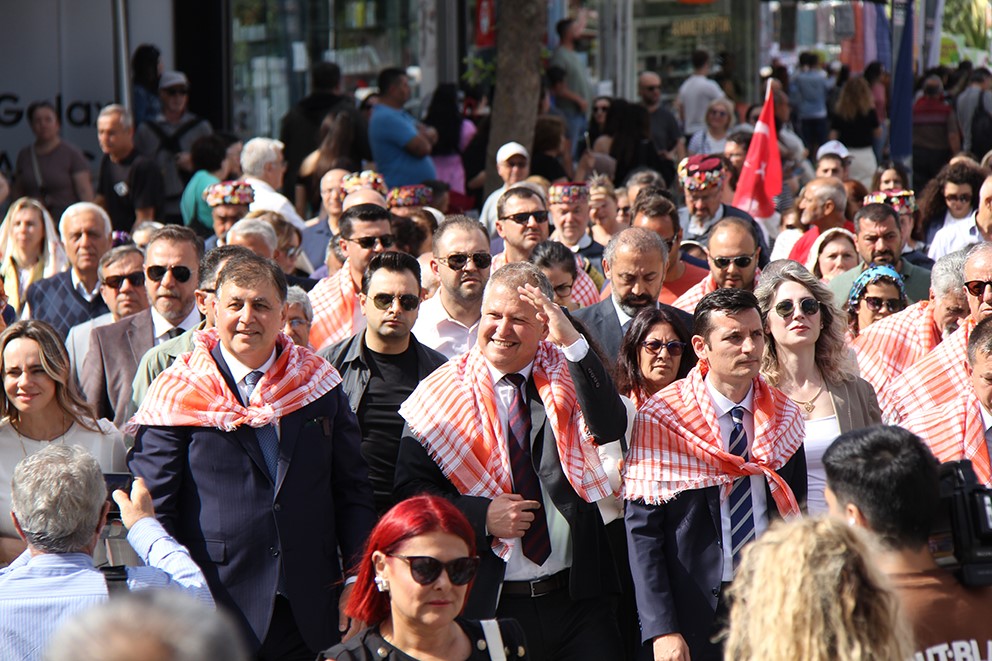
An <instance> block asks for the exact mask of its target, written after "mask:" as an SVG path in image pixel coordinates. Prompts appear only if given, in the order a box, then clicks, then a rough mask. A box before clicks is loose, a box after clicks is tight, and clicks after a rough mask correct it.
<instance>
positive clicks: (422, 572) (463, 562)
mask: <svg viewBox="0 0 992 661" xmlns="http://www.w3.org/2000/svg"><path fill="white" fill-rule="evenodd" d="M389 557H390V558H399V559H400V560H403V561H405V562H406V563H407V564H408V565H410V576H412V577H413V580H415V581H416V582H417V583H418V584H419V585H430V584H431V583H433V582H434V581H436V580H437V579H438V577H439V576H440V575H441V570H442V569H443V570H444V571H446V572H448V580H449V581H451V584H452V585H466V584H467V583H468V582H469V581H471V580H472V579H473V578H474V577H475V572H476V570H477V569H478V568H479V558H478V557H476V556H471V557H465V558H455V559H454V560H450V561H448V562H441V561H440V560H438V559H437V558H432V557H430V556H429V555H395V554H393V553H390V554H389Z"/></svg>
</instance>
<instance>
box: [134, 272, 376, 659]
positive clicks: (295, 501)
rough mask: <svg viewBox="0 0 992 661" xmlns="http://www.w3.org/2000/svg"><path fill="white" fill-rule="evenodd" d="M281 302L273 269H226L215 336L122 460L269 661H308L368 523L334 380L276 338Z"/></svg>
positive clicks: (329, 632) (176, 378)
mask: <svg viewBox="0 0 992 661" xmlns="http://www.w3.org/2000/svg"><path fill="white" fill-rule="evenodd" d="M285 299H286V278H285V276H284V275H283V273H282V271H281V270H280V269H279V267H278V266H277V265H275V264H274V263H273V262H271V261H269V260H263V259H261V258H258V257H248V258H244V259H237V260H230V261H228V263H227V264H225V266H224V268H223V269H221V271H220V274H219V275H218V276H217V294H216V299H215V301H214V303H213V305H214V310H215V323H216V327H215V328H213V329H210V330H206V331H204V332H203V334H201V335H200V336H199V337H198V338H197V341H196V348H195V349H194V350H193V353H192V354H189V355H184V356H181V357H180V358H179V359H177V361H176V362H175V363H174V364H173V366H172V367H170V368H169V369H168V370H166V371H165V372H163V373H162V374H161V375H160V376H159V377H158V379H156V380H155V383H153V384H152V387H151V389H150V390H149V392H148V395H147V396H146V398H145V400H144V401H143V403H142V406H141V408H140V409H139V410H138V413H137V415H136V417H135V423H136V425H140V426H138V428H137V432H136V438H135V447H134V451H133V454H132V457H131V461H130V467H131V470H132V471H133V472H134V473H135V475H139V476H141V477H143V478H145V480H146V482H147V484H148V487H149V490H150V491H151V493H152V497H153V499H154V503H155V511H156V515H157V516H158V518H159V520H160V521H162V523H163V525H164V526H165V528H166V530H169V531H171V532H172V534H173V536H174V537H175V538H176V539H177V540H179V541H180V542H181V543H182V544H183V545H185V546H186V547H187V548H188V549H189V550H190V553H191V554H192V556H193V559H194V560H195V561H196V563H197V564H198V565H199V566H200V567H201V568H202V569H203V572H204V575H206V577H207V582H208V583H209V585H210V589H211V592H212V594H213V596H214V600H215V601H216V602H217V603H218V605H222V606H223V607H226V608H227V609H229V610H230V611H231V612H232V614H233V615H234V616H235V618H236V619H237V620H238V621H239V622H240V624H241V625H242V628H243V629H244V631H245V634H246V638H247V640H248V642H249V644H250V645H251V648H252V650H253V651H254V653H255V655H256V658H257V659H261V660H266V661H268V660H275V659H280V660H281V659H300V660H304V659H306V660H309V659H313V658H315V657H316V650H319V649H324V648H326V647H328V646H330V645H333V644H334V643H335V642H337V640H338V638H339V633H340V632H341V631H343V629H344V628H346V627H347V618H344V616H343V615H339V612H340V608H339V607H340V606H343V603H344V601H345V600H346V599H347V597H348V595H349V593H350V591H351V588H350V583H351V582H350V581H346V583H347V585H346V586H345V587H344V588H343V590H341V594H340V595H339V588H338V586H339V585H340V583H341V579H342V573H343V572H342V563H343V564H344V566H346V567H352V566H354V563H355V562H356V561H357V559H358V558H359V557H360V554H361V550H362V545H363V544H364V542H365V539H366V538H367V537H368V534H369V532H370V531H371V529H372V526H373V525H374V523H375V512H374V510H373V508H372V491H371V488H370V486H369V482H368V472H367V468H366V465H365V461H364V460H363V459H362V456H361V452H360V450H359V442H360V438H361V437H360V434H359V431H358V425H357V422H356V420H355V416H354V414H353V413H352V412H351V408H350V407H349V406H348V400H347V397H346V396H345V393H344V391H343V390H342V389H341V388H340V387H338V384H339V383H340V377H339V375H338V374H337V372H336V371H335V370H334V368H333V367H332V366H331V365H329V364H328V363H327V362H326V361H324V360H322V359H320V358H319V357H317V356H315V355H314V354H313V353H312V352H310V351H309V350H308V349H305V348H302V347H297V346H295V345H294V344H293V343H292V342H291V341H290V340H289V338H287V337H286V336H285V335H283V334H282V333H281V332H280V330H281V329H282V327H283V326H284V325H285V321H286V311H285ZM303 384H306V385H307V388H306V391H307V392H306V394H303V395H302V396H301V394H300V387H299V386H301V385H303ZM256 386H257V387H256ZM252 425H253V426H252ZM229 429H230V431H227V430H229ZM339 554H340V555H339Z"/></svg>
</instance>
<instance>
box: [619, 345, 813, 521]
mask: <svg viewBox="0 0 992 661" xmlns="http://www.w3.org/2000/svg"><path fill="white" fill-rule="evenodd" d="M706 369H707V365H706V364H705V362H703V361H701V362H700V363H699V364H698V365H696V367H694V368H693V369H692V371H691V372H689V375H688V376H687V377H686V378H685V379H682V380H680V381H676V382H675V383H673V384H672V385H670V386H668V387H667V388H665V389H664V390H662V391H661V392H659V393H657V394H656V395H655V396H654V397H652V398H651V399H649V400H648V401H647V402H645V403H644V404H643V405H642V406H641V408H640V410H638V412H637V417H636V418H635V419H634V433H633V441H632V442H631V447H630V453H629V455H628V456H627V465H626V469H625V470H624V478H623V483H624V498H626V499H627V500H643V501H644V502H646V503H648V504H651V505H660V504H662V503H665V502H668V501H670V500H672V499H673V498H675V497H676V496H678V495H679V494H680V493H681V492H683V491H686V490H690V489H702V488H705V487H712V486H719V487H721V494H720V496H721V499H726V498H727V497H728V496H729V495H730V490H731V488H732V487H733V482H734V480H735V479H737V478H739V477H743V476H746V475H759V474H763V475H764V476H765V477H766V478H767V479H768V484H769V486H770V487H771V492H772V498H773V499H774V500H775V505H776V506H777V507H778V511H779V513H780V514H781V515H782V516H783V518H788V517H792V516H798V515H799V503H797V502H796V497H795V495H794V494H793V493H792V489H791V488H789V485H788V484H787V483H786V481H785V480H783V479H782V478H781V477H780V476H779V475H778V473H776V472H775V471H776V470H778V469H779V468H781V467H782V466H784V465H785V464H786V462H788V461H789V459H790V458H791V457H792V455H794V454H795V453H796V450H798V449H799V446H801V445H802V443H803V440H804V439H805V437H806V426H805V422H804V421H803V416H802V414H801V413H800V411H799V407H798V406H796V405H795V404H794V403H793V402H792V401H791V400H790V399H789V398H788V397H786V396H785V394H784V393H782V392H781V391H780V390H777V389H776V388H772V387H771V386H769V385H768V384H767V383H765V380H764V379H762V378H761V377H757V378H755V379H754V381H753V384H754V385H753V387H754V440H753V442H752V443H751V461H749V462H744V460H743V459H742V458H741V457H738V456H735V455H732V454H730V453H729V452H727V451H726V450H724V449H723V447H724V443H723V439H722V438H721V435H720V424H719V422H718V421H717V414H716V410H715V409H714V408H713V400H712V398H711V396H710V393H709V391H708V390H707V388H706V382H705V379H704V377H705V375H706Z"/></svg>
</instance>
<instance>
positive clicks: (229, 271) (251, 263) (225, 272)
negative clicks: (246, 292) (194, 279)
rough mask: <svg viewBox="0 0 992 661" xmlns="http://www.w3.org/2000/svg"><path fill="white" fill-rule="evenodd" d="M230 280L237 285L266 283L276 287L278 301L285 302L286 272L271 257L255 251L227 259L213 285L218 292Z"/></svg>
mask: <svg viewBox="0 0 992 661" xmlns="http://www.w3.org/2000/svg"><path fill="white" fill-rule="evenodd" d="M228 282H232V283H234V284H235V285H237V286H239V287H252V286H255V285H258V284H259V283H268V284H271V285H272V286H273V287H275V288H276V294H277V295H278V297H279V302H281V303H285V302H286V290H287V289H288V288H289V287H288V285H287V284H286V274H285V273H283V272H282V268H280V267H279V265H278V264H276V263H275V262H274V261H272V260H271V259H265V258H264V257H259V256H258V255H256V254H255V253H252V254H251V256H248V255H245V256H244V258H243V259H229V260H227V263H225V264H224V267H223V268H222V269H221V270H220V273H218V274H217V284H216V285H214V286H215V288H216V289H217V292H218V294H219V293H220V289H221V287H222V286H224V285H225V284H227V283H228Z"/></svg>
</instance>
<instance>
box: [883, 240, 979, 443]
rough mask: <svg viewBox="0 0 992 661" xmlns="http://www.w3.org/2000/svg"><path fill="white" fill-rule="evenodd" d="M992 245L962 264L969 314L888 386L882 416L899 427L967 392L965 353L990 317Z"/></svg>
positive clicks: (974, 251)
mask: <svg viewBox="0 0 992 661" xmlns="http://www.w3.org/2000/svg"><path fill="white" fill-rule="evenodd" d="M990 282H992V243H979V244H978V245H977V246H974V247H973V248H971V250H969V251H968V254H967V256H966V257H965V262H964V292H965V297H966V298H967V299H968V309H969V310H970V314H969V315H968V317H967V318H966V319H965V320H964V322H963V323H962V324H961V327H960V328H958V329H957V330H956V331H954V332H953V333H952V334H951V336H950V337H948V338H947V339H946V340H945V341H944V342H941V343H940V345H938V346H937V348H936V349H934V350H933V351H931V352H930V353H928V354H927V355H926V356H924V357H923V358H921V359H919V360H918V361H916V362H915V363H914V364H913V365H911V366H910V367H908V368H907V369H906V370H905V371H904V372H903V373H902V374H900V375H899V377H898V378H896V379H895V380H894V381H893V382H892V386H891V390H892V396H891V401H892V402H893V404H892V406H891V408H890V409H888V410H886V409H885V408H884V407H883V408H882V415H883V417H884V418H885V420H887V421H888V422H890V423H892V424H900V423H901V422H902V421H904V420H906V418H908V417H909V416H910V415H912V414H913V413H915V412H916V411H920V410H923V409H931V408H934V407H936V406H941V405H943V404H945V403H947V402H948V401H950V400H951V399H953V398H955V397H958V396H959V394H960V393H962V392H964V391H965V390H967V389H968V388H969V385H968V372H967V366H966V364H965V362H966V357H965V353H966V349H967V346H968V338H969V337H971V331H972V329H974V328H975V325H976V324H978V322H980V321H981V320H982V319H985V318H986V317H988V316H992V290H990V289H989V283H990Z"/></svg>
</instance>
